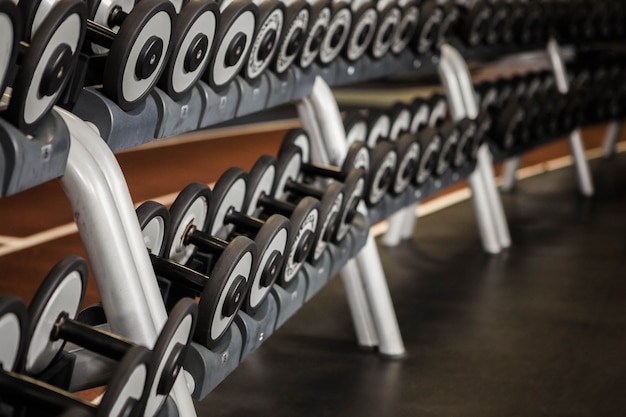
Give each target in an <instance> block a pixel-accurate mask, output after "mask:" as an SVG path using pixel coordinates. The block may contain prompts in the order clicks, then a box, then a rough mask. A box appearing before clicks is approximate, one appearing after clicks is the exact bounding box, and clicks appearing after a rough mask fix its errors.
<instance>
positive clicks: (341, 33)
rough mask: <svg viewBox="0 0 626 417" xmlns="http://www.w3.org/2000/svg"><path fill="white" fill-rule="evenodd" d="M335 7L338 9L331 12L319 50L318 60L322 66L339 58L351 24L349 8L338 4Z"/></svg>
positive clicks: (343, 4)
mask: <svg viewBox="0 0 626 417" xmlns="http://www.w3.org/2000/svg"><path fill="white" fill-rule="evenodd" d="M337 7H339V8H336V9H335V10H334V11H333V17H332V19H331V21H330V23H329V24H328V30H327V31H326V35H325V36H324V40H323V42H322V47H321V48H320V53H319V60H320V62H321V63H322V64H323V65H328V64H330V63H331V62H333V61H334V60H335V59H336V58H337V57H338V56H339V54H340V53H341V51H342V50H343V48H344V46H345V45H346V42H348V36H350V25H351V24H352V13H351V12H350V8H349V7H348V4H347V3H339V4H338V5H337Z"/></svg>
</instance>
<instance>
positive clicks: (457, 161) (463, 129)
mask: <svg viewBox="0 0 626 417" xmlns="http://www.w3.org/2000/svg"><path fill="white" fill-rule="evenodd" d="M458 126H459V132H460V135H459V143H458V145H457V146H456V154H455V155H454V159H453V165H454V167H455V168H460V167H461V166H462V165H463V164H465V163H466V162H467V161H469V160H470V159H471V157H472V152H473V149H472V148H473V146H474V140H475V139H474V137H475V136H476V134H477V133H478V129H477V128H476V122H474V121H473V120H470V119H463V120H461V121H460V122H459V124H458Z"/></svg>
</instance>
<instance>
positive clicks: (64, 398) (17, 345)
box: [0, 296, 153, 417]
mask: <svg viewBox="0 0 626 417" xmlns="http://www.w3.org/2000/svg"><path fill="white" fill-rule="evenodd" d="M28 321H29V320H28V313H27V311H26V306H25V305H24V303H23V302H22V301H21V300H19V299H18V298H16V297H12V296H2V297H0V335H2V338H0V340H2V341H1V342H0V404H8V405H10V406H13V407H14V410H15V411H16V414H17V412H18V411H17V410H20V409H21V408H23V407H24V408H26V409H27V410H28V411H32V412H37V413H38V415H51V414H52V415H55V414H61V413H63V417H68V416H70V415H71V416H74V417H77V416H84V415H88V416H99V417H125V416H128V415H139V413H140V412H141V411H142V410H143V409H144V406H145V404H142V399H143V397H144V391H145V387H146V383H147V379H148V378H149V372H150V370H149V369H150V367H151V366H152V362H153V359H152V354H151V352H150V351H149V350H148V349H147V348H145V347H143V346H134V347H131V348H130V349H129V350H128V351H127V352H126V354H125V355H124V357H123V358H122V359H121V361H120V363H119V364H118V366H116V368H115V371H114V373H113V374H112V376H111V377H110V378H109V380H108V385H107V389H106V391H105V392H104V395H103V396H102V398H101V400H100V402H99V404H98V405H95V404H92V403H90V402H88V401H85V400H84V399H82V398H79V397H77V396H74V395H73V394H71V393H69V392H66V391H63V390H60V389H59V388H57V387H55V386H52V385H49V384H47V383H45V382H43V381H38V380H36V379H34V378H32V377H29V376H26V375H23V374H20V373H18V371H19V363H20V361H21V356H22V355H23V354H24V345H25V342H26V340H25V339H26V331H27V330H26V328H27V326H28ZM46 336H47V335H46ZM77 413H78V414H77Z"/></svg>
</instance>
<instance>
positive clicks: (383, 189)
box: [365, 141, 398, 207]
mask: <svg viewBox="0 0 626 417" xmlns="http://www.w3.org/2000/svg"><path fill="white" fill-rule="evenodd" d="M371 164H372V165H371V168H370V173H369V175H368V180H369V181H368V183H367V186H366V187H365V188H366V193H365V202H366V203H367V205H368V206H370V207H371V206H375V205H376V204H378V203H380V202H381V201H382V199H383V197H385V195H386V194H387V190H389V187H391V184H392V183H393V177H394V173H395V172H396V168H397V165H398V153H397V152H396V147H395V145H394V144H393V143H391V142H387V141H383V142H380V143H378V144H377V145H376V147H374V149H372V150H371Z"/></svg>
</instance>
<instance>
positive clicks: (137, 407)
mask: <svg viewBox="0 0 626 417" xmlns="http://www.w3.org/2000/svg"><path fill="white" fill-rule="evenodd" d="M153 365H154V362H153V356H152V352H151V351H150V350H148V349H147V348H145V347H143V346H133V347H132V348H130V350H129V351H128V352H127V353H126V354H125V355H124V357H123V358H122V360H121V361H120V363H119V364H118V365H117V366H116V367H115V371H114V373H113V376H112V377H111V379H110V380H109V381H108V384H107V389H106V391H105V392H104V395H103V396H102V400H101V401H100V404H99V405H98V409H97V412H96V415H97V416H98V417H125V416H129V415H132V416H139V415H143V410H144V408H145V393H146V382H147V380H148V372H150V369H151V368H152V366H153Z"/></svg>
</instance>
